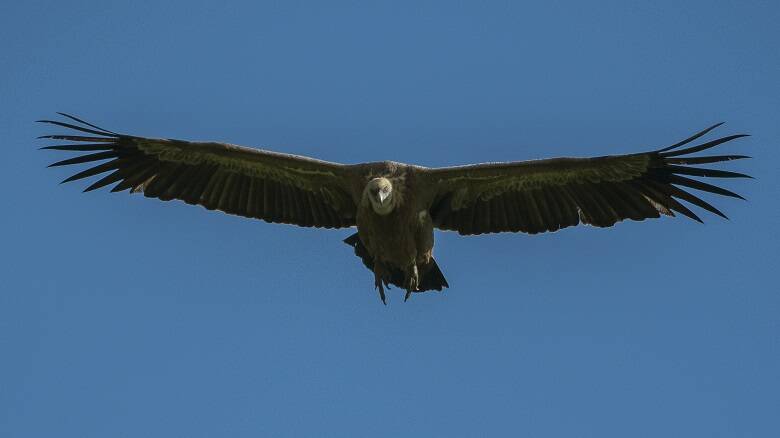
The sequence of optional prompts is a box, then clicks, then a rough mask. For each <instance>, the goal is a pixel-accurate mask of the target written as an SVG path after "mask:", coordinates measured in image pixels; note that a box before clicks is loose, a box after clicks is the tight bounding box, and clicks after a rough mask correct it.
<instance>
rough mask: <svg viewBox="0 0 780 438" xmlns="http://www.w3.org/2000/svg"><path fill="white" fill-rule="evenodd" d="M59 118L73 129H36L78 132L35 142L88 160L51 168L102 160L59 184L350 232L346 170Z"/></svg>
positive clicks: (352, 210)
mask: <svg viewBox="0 0 780 438" xmlns="http://www.w3.org/2000/svg"><path fill="white" fill-rule="evenodd" d="M60 114H61V115H63V116H65V117H68V118H69V119H71V120H72V121H73V122H75V123H77V124H72V123H64V122H60V121H53V120H39V122H43V123H48V124H52V125H58V126H61V127H64V128H69V129H73V130H76V131H80V133H78V135H45V136H42V137H40V138H48V139H56V140H66V141H69V142H71V143H69V144H62V145H56V146H46V147H44V148H42V149H52V150H58V151H77V152H87V154H85V155H80V156H77V157H74V158H69V159H66V160H63V161H58V162H56V163H54V164H52V165H51V166H66V165H71V164H81V163H93V162H95V161H102V160H108V161H105V162H103V163H101V164H97V165H95V166H94V167H90V168H88V169H86V170H83V171H81V172H79V173H77V174H75V175H73V176H71V177H69V178H67V179H65V180H64V181H63V182H68V181H75V180H79V179H82V178H87V177H91V176H94V175H99V174H102V173H106V172H110V173H109V174H108V175H107V176H104V177H103V178H101V179H99V180H98V181H96V182H95V183H93V184H92V185H90V186H89V187H87V188H86V190H85V191H90V190H94V189H97V188H100V187H104V186H106V185H109V184H116V185H115V186H114V187H113V188H112V189H111V191H112V192H119V191H123V190H130V191H131V192H143V194H144V195H145V196H147V197H150V198H158V199H161V200H163V201H168V200H171V199H180V200H182V201H184V202H186V203H188V204H198V205H202V206H204V207H206V208H207V209H209V210H222V211H224V212H226V213H231V214H236V215H240V216H245V217H251V218H257V219H263V220H265V221H267V222H277V223H286V224H295V225H300V226H306V227H325V228H339V227H349V226H353V225H355V210H356V207H355V204H354V201H353V200H352V196H351V195H350V185H349V178H350V173H349V172H348V170H347V169H348V168H347V166H344V165H341V164H336V163H330V162H326V161H319V160H315V159H312V158H306V157H300V156H296V155H288V154H281V153H276V152H270V151H264V150H259V149H252V148H246V147H241V146H234V145H230V144H223V143H196V142H188V141H182V140H171V139H151V138H143V137H136V136H131V135H124V134H117V133H115V132H111V131H108V130H105V129H102V128H99V127H97V126H95V125H92V124H89V123H87V122H85V121H83V120H80V119H78V118H76V117H73V116H70V115H67V114H63V113H60ZM93 164H94V163H93Z"/></svg>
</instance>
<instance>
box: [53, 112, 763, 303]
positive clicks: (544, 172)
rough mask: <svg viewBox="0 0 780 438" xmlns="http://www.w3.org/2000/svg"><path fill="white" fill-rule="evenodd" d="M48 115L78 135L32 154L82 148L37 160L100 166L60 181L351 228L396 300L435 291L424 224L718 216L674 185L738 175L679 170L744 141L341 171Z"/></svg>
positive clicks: (539, 224) (553, 226)
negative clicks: (398, 293)
mask: <svg viewBox="0 0 780 438" xmlns="http://www.w3.org/2000/svg"><path fill="white" fill-rule="evenodd" d="M60 114H61V115H62V116H64V117H67V118H68V119H70V120H69V123H65V122H62V121H53V120H40V122H43V123H48V124H52V125H58V126H60V127H64V128H68V129H72V130H75V131H78V133H74V134H61V135H45V136H42V137H41V138H48V139H55V140H65V141H68V142H70V143H68V144H61V145H56V146H46V147H44V148H43V149H53V150H58V151H76V152H85V153H86V154H83V155H79V156H76V157H74V158H69V159H66V160H63V161H58V162H56V163H54V164H52V165H51V166H65V165H71V164H81V163H92V162H95V161H100V160H107V161H105V162H103V163H101V164H98V165H95V166H94V167H90V168H88V169H86V170H83V171H81V172H79V173H77V174H75V175H73V176H71V177H69V178H67V179H65V180H64V181H63V182H68V181H75V180H78V179H82V178H87V177H91V176H94V175H98V174H102V173H106V172H110V173H109V174H108V175H107V176H104V177H103V178H102V179H100V180H98V181H96V182H94V183H93V184H92V185H90V186H89V187H87V188H86V190H85V191H90V190H94V189H97V188H100V187H103V186H106V185H109V184H114V183H116V185H115V186H114V187H113V188H112V189H111V191H112V192H121V191H123V190H129V191H130V192H141V193H143V194H144V196H147V197H150V198H158V199H161V200H163V201H168V200H171V199H180V200H182V201H184V202H186V203H188V204H198V205H202V206H203V207H206V208H207V209H209V210H222V211H224V212H226V213H230V214H236V215H241V216H245V217H250V218H257V219H262V220H264V221H266V222H276V223H285V224H293V225H298V226H303V227H321V228H347V227H357V233H355V234H353V235H352V236H350V237H348V238H347V239H346V240H345V241H344V242H346V243H347V244H349V245H351V246H352V247H353V248H354V251H355V254H356V255H358V256H359V257H360V258H361V259H362V260H363V263H364V264H365V265H366V267H368V268H369V269H370V270H371V271H372V272H373V273H374V286H375V287H376V289H377V290H378V291H379V296H380V298H381V299H382V302H385V291H384V288H385V287H389V285H390V284H393V285H396V286H398V287H400V288H403V289H405V290H406V295H405V298H404V300H406V299H408V298H409V295H410V294H411V293H412V292H423V291H428V290H442V288H444V287H449V285H448V284H447V280H445V278H444V275H443V274H442V272H441V270H440V269H439V267H438V266H437V265H436V261H435V260H434V259H433V230H434V228H438V229H440V230H452V231H457V232H458V233H459V234H462V235H471V234H483V233H498V232H504V231H511V232H519V231H522V232H525V233H531V234H534V233H541V232H545V231H555V230H559V229H561V228H566V227H570V226H573V225H577V224H580V223H582V224H589V225H593V226H597V227H610V226H612V225H614V224H615V223H616V222H619V221H622V220H624V219H632V220H636V221H641V220H644V219H647V218H657V217H659V216H660V215H661V214H663V215H667V216H674V212H677V213H681V214H683V215H685V216H688V217H689V218H691V219H693V220H696V221H699V222H701V219H699V217H698V216H697V215H696V214H695V213H694V212H692V211H691V210H690V209H688V207H686V206H684V205H683V204H681V203H680V202H679V201H680V200H682V201H686V202H688V203H690V204H693V205H695V206H697V207H700V208H702V209H704V210H707V211H709V212H711V213H714V214H716V215H718V216H722V217H724V218H725V217H726V216H725V215H724V214H723V213H721V212H720V211H719V210H718V209H717V208H715V207H713V206H712V205H710V204H709V203H707V202H705V201H704V200H702V199H700V198H698V197H697V196H695V195H693V194H691V193H690V192H689V191H687V190H688V189H696V190H701V191H705V192H710V193H715V194H718V195H723V196H731V197H735V198H740V199H744V198H742V197H741V196H739V195H738V194H736V193H733V192H730V191H728V190H726V189H723V188H720V187H717V186H714V185H710V184H707V183H704V182H701V181H698V180H695V179H691V178H689V176H695V177H715V178H744V177H748V176H747V175H744V174H741V173H735V172H728V171H724V170H715V169H705V168H701V167H692V166H691V165H694V166H695V165H700V164H709V163H717V162H721V161H729V160H737V159H741V158H748V157H746V156H744V155H711V156H698V157H691V156H690V154H693V153H696V152H701V151H704V150H706V149H710V148H712V147H715V146H718V145H720V144H722V143H726V142H728V141H731V140H734V139H737V138H740V137H744V136H745V135H730V136H727V137H723V138H719V139H717V140H712V141H709V142H706V143H701V144H698V145H695V146H687V147H685V148H683V146H685V145H688V144H689V143H692V142H694V141H695V140H697V139H699V138H700V137H702V136H704V135H705V134H707V133H709V132H710V131H712V130H713V129H715V128H716V127H718V126H720V124H717V125H714V126H711V127H709V128H707V129H705V130H703V131H701V132H699V133H697V134H695V135H693V136H691V137H689V138H687V139H685V140H683V141H681V142H679V143H675V144H673V145H671V146H669V147H665V148H663V149H658V150H654V151H651V152H643V153H635V154H627V155H613V156H603V157H594V158H553V159H546V160H535V161H519V162H509V163H485V164H474V165H468V166H456V167H444V168H426V167H422V166H415V165H410V164H403V163H396V162H391V161H380V162H375V163H364V164H353V165H344V164H338V163H331V162H327V161H320V160H316V159H313V158H307V157H301V156H296V155H289V154H282V153H278V152H271V151H265V150H260V149H252V148H247V147H241V146H234V145H230V144H224V143H211V142H204V143H201V142H189V141H182V140H172V139H152V138H144V137H136V136H133V135H125V134H118V133H115V132H112V131H108V130H106V129H102V128H99V127H97V126H95V125H92V124H90V123H87V122H85V121H83V120H81V119H78V118H76V117H73V116H70V115H67V114H63V113H60Z"/></svg>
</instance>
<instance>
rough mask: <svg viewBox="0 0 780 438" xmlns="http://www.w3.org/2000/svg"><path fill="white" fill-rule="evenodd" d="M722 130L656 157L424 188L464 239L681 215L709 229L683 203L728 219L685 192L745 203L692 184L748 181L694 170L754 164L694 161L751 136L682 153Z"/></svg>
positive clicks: (437, 182) (592, 161)
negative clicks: (721, 164)
mask: <svg viewBox="0 0 780 438" xmlns="http://www.w3.org/2000/svg"><path fill="white" fill-rule="evenodd" d="M719 125H720V124H718V125H715V126H712V127H710V128H707V129H705V130H704V131H701V132H699V133H697V134H695V135H693V136H691V137H690V138H687V139H685V140H683V141H681V142H679V143H677V144H674V145H672V146H669V147H667V148H663V149H660V150H657V151H653V152H646V153H639V154H629V155H615V156H605V157H595V158H554V159H548V160H536V161H524V162H514V163H487V164H477V165H471V166H458V167H448V168H438V169H423V170H422V171H421V177H422V178H424V180H423V182H422V184H424V185H425V186H427V187H432V188H433V189H432V190H433V191H435V194H434V195H433V196H432V197H431V208H430V214H431V217H432V219H433V222H434V224H435V226H436V227H438V228H440V229H443V230H454V231H457V232H459V233H460V234H482V233H497V232H503V231H512V232H517V231H522V232H526V233H540V232H545V231H555V230H558V229H561V228H565V227H569V226H573V225H577V224H579V223H585V224H590V225H594V226H598V227H609V226H612V225H614V224H615V223H616V222H618V221H621V220H624V219H633V220H644V219H646V218H657V217H659V215H660V214H665V215H668V216H674V213H673V212H678V213H681V214H684V215H685V216H688V217H690V218H692V219H694V220H697V221H699V222H701V220H700V219H699V217H698V216H697V215H696V214H695V213H694V212H692V211H691V210H690V209H688V208H687V207H685V206H684V205H683V204H681V203H680V202H679V201H678V200H683V201H686V202H689V203H691V204H693V205H696V206H698V207H700V208H703V209H705V210H708V211H710V212H712V213H715V214H717V215H719V216H723V217H725V215H724V214H723V213H721V212H720V211H719V210H718V209H716V208H715V207H713V206H712V205H710V204H709V203H707V202H705V201H704V200H702V199H700V198H698V197H697V196H694V195H693V194H691V193H689V192H688V191H686V190H685V189H696V190H702V191H705V192H710V193H715V194H719V195H724V196H731V197H736V198H742V197H741V196H739V195H737V194H736V193H733V192H730V191H728V190H726V189H723V188H720V187H717V186H714V185H710V184H707V183H704V182H701V181H698V180H694V179H691V178H688V176H696V177H715V178H735V177H736V178H741V177H748V176H747V175H743V174H741V173H736V172H728V171H724V170H716V169H703V168H699V167H690V166H689V165H698V164H707V163H716V162H721V161H729V160H736V159H740V158H748V157H746V156H744V155H715V156H705V157H690V156H689V154H692V153H695V152H700V151H703V150H705V149H709V148H712V147H714V146H717V145H720V144H722V143H725V142H728V141H730V140H734V139H736V138H739V137H744V136H745V135H731V136H728V137H723V138H720V139H717V140H713V141H710V142H707V143H703V144H700V145H697V146H691V147H687V148H684V149H680V147H682V146H684V145H686V144H688V143H691V142H693V141H694V140H696V139H698V138H699V137H701V136H703V135H705V134H707V133H708V132H710V131H711V130H712V129H714V128H716V127H717V126H719ZM683 175H685V176H683Z"/></svg>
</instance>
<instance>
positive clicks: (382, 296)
mask: <svg viewBox="0 0 780 438" xmlns="http://www.w3.org/2000/svg"><path fill="white" fill-rule="evenodd" d="M374 287H375V288H376V289H377V290H378V291H379V299H380V300H382V304H384V305H385V306H386V305H387V300H386V299H385V287H384V286H383V285H382V278H380V277H377V278H376V279H375V280H374Z"/></svg>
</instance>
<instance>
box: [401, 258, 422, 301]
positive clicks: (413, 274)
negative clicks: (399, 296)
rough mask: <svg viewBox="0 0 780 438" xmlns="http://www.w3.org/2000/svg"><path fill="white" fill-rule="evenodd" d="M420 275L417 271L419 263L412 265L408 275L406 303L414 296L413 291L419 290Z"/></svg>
mask: <svg viewBox="0 0 780 438" xmlns="http://www.w3.org/2000/svg"><path fill="white" fill-rule="evenodd" d="M419 283H420V281H419V273H418V271H417V263H412V265H411V266H410V267H409V270H408V271H407V274H406V296H404V302H406V300H408V299H409V297H410V296H411V295H412V291H415V290H417V287H418V285H419Z"/></svg>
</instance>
